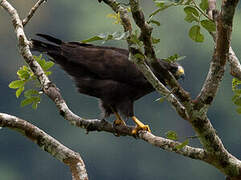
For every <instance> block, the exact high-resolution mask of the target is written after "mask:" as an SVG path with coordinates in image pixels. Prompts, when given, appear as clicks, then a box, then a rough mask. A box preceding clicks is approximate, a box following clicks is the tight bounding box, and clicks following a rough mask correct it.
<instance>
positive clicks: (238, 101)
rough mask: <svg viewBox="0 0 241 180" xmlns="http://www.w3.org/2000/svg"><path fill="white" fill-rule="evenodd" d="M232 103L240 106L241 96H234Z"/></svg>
mask: <svg viewBox="0 0 241 180" xmlns="http://www.w3.org/2000/svg"><path fill="white" fill-rule="evenodd" d="M234 104H236V105H237V106H241V98H236V99H235V101H234Z"/></svg>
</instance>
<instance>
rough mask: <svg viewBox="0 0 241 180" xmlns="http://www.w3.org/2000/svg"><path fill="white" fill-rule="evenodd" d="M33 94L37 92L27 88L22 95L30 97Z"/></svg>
mask: <svg viewBox="0 0 241 180" xmlns="http://www.w3.org/2000/svg"><path fill="white" fill-rule="evenodd" d="M34 95H39V92H38V91H36V90H35V89H29V90H27V91H25V92H24V96H25V97H26V98H31V97H32V96H34Z"/></svg>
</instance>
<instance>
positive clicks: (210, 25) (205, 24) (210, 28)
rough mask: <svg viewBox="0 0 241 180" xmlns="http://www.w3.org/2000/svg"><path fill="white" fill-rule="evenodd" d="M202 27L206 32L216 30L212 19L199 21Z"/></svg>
mask: <svg viewBox="0 0 241 180" xmlns="http://www.w3.org/2000/svg"><path fill="white" fill-rule="evenodd" d="M201 25H202V27H204V28H205V29H206V30H207V31H208V32H213V31H216V25H215V23H214V22H213V21H210V20H208V19H205V20H202V21H201Z"/></svg>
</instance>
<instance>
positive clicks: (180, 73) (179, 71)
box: [176, 66, 185, 81]
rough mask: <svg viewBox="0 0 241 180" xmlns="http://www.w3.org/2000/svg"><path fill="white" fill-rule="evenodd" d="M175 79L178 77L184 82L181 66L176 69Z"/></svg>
mask: <svg viewBox="0 0 241 180" xmlns="http://www.w3.org/2000/svg"><path fill="white" fill-rule="evenodd" d="M176 75H177V77H179V78H180V79H182V80H183V81H184V79H185V72H184V69H183V67H182V66H178V68H177V72H176Z"/></svg>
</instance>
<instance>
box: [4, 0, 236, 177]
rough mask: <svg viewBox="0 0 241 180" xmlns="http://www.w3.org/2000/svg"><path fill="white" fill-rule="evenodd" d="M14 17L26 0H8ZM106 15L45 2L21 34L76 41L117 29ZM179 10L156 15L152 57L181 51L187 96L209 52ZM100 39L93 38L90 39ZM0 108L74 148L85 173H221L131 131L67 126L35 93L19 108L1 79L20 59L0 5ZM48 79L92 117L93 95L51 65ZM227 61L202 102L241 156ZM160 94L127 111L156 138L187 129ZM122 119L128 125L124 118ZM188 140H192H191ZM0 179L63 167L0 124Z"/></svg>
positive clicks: (209, 45) (61, 173) (91, 7)
mask: <svg viewBox="0 0 241 180" xmlns="http://www.w3.org/2000/svg"><path fill="white" fill-rule="evenodd" d="M11 3H12V4H13V5H14V6H15V7H16V8H17V10H18V12H19V14H20V15H21V17H25V15H26V14H27V13H28V11H29V9H30V8H31V7H32V5H33V3H34V2H32V1H31V0H24V1H23V0H22V1H11ZM142 5H143V7H144V10H145V14H147V15H148V14H150V13H151V12H152V11H153V10H154V6H153V2H152V1H142ZM109 13H112V11H111V9H110V8H109V7H107V6H106V5H105V4H104V3H98V2H97V0H95V1H88V0H82V1H65V0H58V1H48V3H47V4H45V5H43V6H42V7H41V8H40V9H39V11H38V12H37V13H36V14H35V16H34V17H33V18H32V20H31V21H30V23H29V24H28V25H27V26H26V28H25V32H26V35H27V37H28V38H36V36H35V34H36V33H47V34H50V35H54V36H56V37H58V38H61V39H63V40H65V41H80V40H83V39H87V38H89V37H91V36H94V35H96V34H99V33H103V32H115V31H119V30H122V28H121V26H120V25H116V24H114V23H113V22H114V20H112V19H109V18H107V17H106V16H107V14H109ZM184 17H185V14H184V12H183V10H182V9H181V8H178V7H177V8H175V7H174V8H170V9H168V10H166V11H164V12H161V13H160V14H158V16H157V19H158V20H159V21H160V23H161V26H159V27H156V26H155V29H154V35H155V37H159V38H160V39H161V42H160V43H159V44H158V45H157V46H156V50H157V55H158V57H160V58H164V57H167V56H170V55H173V54H174V53H179V54H180V55H185V56H187V57H186V59H184V60H183V61H182V62H181V64H182V65H183V66H184V67H185V71H186V79H185V81H184V82H180V83H181V84H182V85H183V87H184V88H185V89H186V90H188V91H189V92H190V93H191V96H192V97H193V98H194V97H195V96H197V95H198V93H199V91H200V89H201V86H202V83H203V81H204V80H205V77H206V75H207V72H208V67H209V62H210V60H211V56H212V51H213V45H214V43H213V41H212V40H211V38H210V36H209V35H208V34H207V33H206V32H204V31H203V32H204V33H205V34H206V36H205V37H206V38H205V42H204V43H199V44H198V43H195V42H193V41H192V40H191V39H189V37H188V30H189V28H190V27H191V25H190V24H188V23H186V22H184ZM240 17H241V11H240V10H238V11H237V13H236V15H235V20H234V30H233V36H232V37H233V38H232V39H233V41H232V47H233V49H234V50H235V52H236V55H237V56H238V57H241V36H240V31H241V21H240ZM96 44H101V42H96ZM105 45H110V46H116V47H124V48H126V47H127V45H126V42H124V41H122V42H117V41H110V42H108V43H106V44H105ZM0 61H1V65H0V92H1V94H0V96H1V98H0V112H4V113H9V114H12V115H16V116H18V117H20V118H23V119H25V120H27V121H29V122H31V123H33V124H34V125H36V126H38V127H39V128H41V129H43V130H44V131H45V132H47V133H48V134H49V135H51V136H53V137H54V138H56V139H57V140H59V141H60V142H61V143H63V144H64V145H66V146H68V147H69V148H71V149H73V150H74V151H77V152H79V153H80V155H81V156H82V157H83V159H84V161H85V164H86V168H87V171H88V174H89V178H90V179H104V180H112V179H115V180H134V179H139V180H146V179H152V180H160V179H167V180H172V179H173V180H176V179H185V180H189V179H190V180H191V179H194V178H195V179H196V180H210V179H212V180H220V179H224V176H223V175H222V174H221V173H220V172H219V171H218V170H216V169H215V168H213V167H212V166H210V165H208V164H206V163H203V162H200V161H197V160H192V159H189V158H185V157H182V156H180V155H176V154H175V153H170V152H166V151H163V150H161V149H159V148H157V147H153V146H151V145H150V144H147V143H146V142H144V141H142V140H136V139H134V138H131V137H115V136H114V135H112V134H108V133H105V132H91V133H89V134H88V135H87V134H86V133H85V130H83V129H79V128H76V127H74V126H71V125H70V124H69V123H68V122H67V121H66V120H64V119H63V118H62V117H61V116H60V115H59V113H58V111H57V109H56V107H55V105H54V104H53V102H52V101H51V100H50V99H49V98H47V97H46V96H44V95H43V97H42V101H41V103H40V105H39V108H38V109H37V110H33V109H31V107H30V106H29V107H24V108H21V107H20V101H21V99H22V97H20V98H19V99H16V97H15V91H14V90H12V89H9V88H8V84H9V83H10V82H11V81H13V80H15V79H16V78H17V75H16V71H17V69H18V68H19V67H20V66H21V65H23V64H24V61H23V58H22V57H21V56H20V55H19V53H18V49H17V45H16V36H15V34H14V30H13V27H12V24H11V22H10V17H9V16H8V14H7V13H6V12H5V11H4V10H3V9H0ZM52 71H53V74H52V75H51V76H50V79H51V80H52V81H53V82H54V83H56V85H57V86H58V87H59V88H60V89H61V92H62V95H63V97H64V99H65V100H66V101H67V103H68V105H69V107H70V108H71V109H72V110H73V111H74V112H75V113H77V114H78V115H80V116H82V117H85V118H98V117H99V116H100V110H99V109H98V102H97V99H95V98H93V97H88V96H85V95H81V94H79V93H78V92H77V90H76V88H75V86H74V84H73V81H72V80H71V79H70V78H69V76H68V75H67V74H66V73H65V72H63V71H62V70H61V69H60V68H59V67H58V66H57V65H55V66H54V67H53V68H52ZM228 72H229V67H228V66H227V72H226V73H225V77H224V79H223V81H222V84H221V87H220V90H219V92H218V94H217V98H216V99H215V101H214V103H213V104H212V106H211V107H210V110H209V113H208V115H209V117H210V119H211V121H212V123H213V125H214V127H215V128H216V130H217V133H218V135H219V136H220V137H221V138H222V141H223V143H224V145H225V147H226V148H227V149H228V150H229V151H230V152H231V153H232V154H233V155H235V156H236V157H238V158H241V117H240V115H238V114H237V113H236V112H235V106H234V105H233V103H232V102H231V98H232V95H233V94H232V90H231V80H232V77H231V76H230V75H229V73H228ZM158 97H160V96H159V95H158V94H157V93H152V94H149V95H147V96H145V97H144V98H142V99H140V100H139V101H137V102H136V103H135V114H136V116H137V117H138V118H139V119H140V120H142V121H143V122H145V123H147V124H149V125H150V127H151V129H152V132H153V133H154V134H156V135H160V136H164V135H165V132H167V131H169V130H174V131H176V132H177V133H178V135H179V136H180V137H186V136H193V135H195V134H194V132H193V130H192V128H191V126H190V125H189V124H188V123H187V122H186V121H185V120H183V119H181V118H180V117H179V116H178V115H177V114H176V112H175V111H174V110H173V108H172V107H171V106H170V104H169V103H167V102H164V103H158V102H155V99H157V98H158ZM128 123H129V124H130V123H132V122H131V120H129V121H128ZM191 145H193V146H196V147H198V146H200V144H199V143H198V141H197V140H192V141H191ZM0 147H1V148H0V154H1V156H0V179H3V180H32V179H35V180H40V179H41V180H42V179H45V180H53V179H61V180H62V179H63V180H70V179H71V174H70V171H69V169H68V167H67V166H65V165H64V164H62V163H60V162H59V161H58V160H56V159H54V158H53V157H52V156H50V155H49V154H48V153H46V152H44V151H42V150H41V149H40V148H39V147H38V146H36V145H35V144H33V143H32V142H31V141H29V140H27V139H26V138H25V137H23V136H21V135H20V134H18V133H17V132H15V131H12V130H9V129H7V128H3V129H1V130H0Z"/></svg>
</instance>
